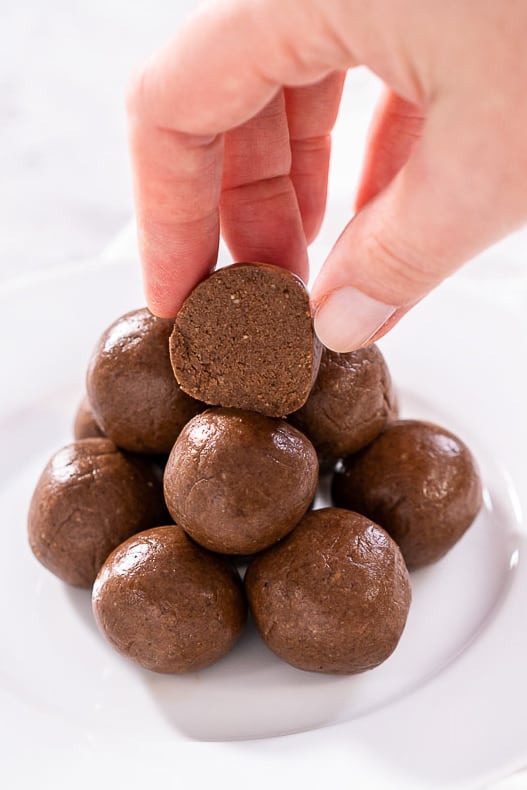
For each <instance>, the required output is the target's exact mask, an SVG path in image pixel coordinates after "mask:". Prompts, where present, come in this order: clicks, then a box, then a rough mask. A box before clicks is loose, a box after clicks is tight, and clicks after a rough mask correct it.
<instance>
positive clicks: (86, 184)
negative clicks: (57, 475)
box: [0, 0, 527, 790]
mask: <svg viewBox="0 0 527 790" xmlns="http://www.w3.org/2000/svg"><path fill="white" fill-rule="evenodd" d="M194 5H196V2H195V1H193V0H179V2H178V0H172V2H167V1H164V0H135V1H134V2H127V1H126V0H47V2H46V3H39V2H36V0H25V1H24V0H22V2H19V3H17V2H15V0H0V17H1V19H2V22H1V31H2V48H1V54H0V173H1V181H0V283H1V282H4V283H5V282H6V281H8V280H10V279H12V278H18V277H20V276H26V275H31V274H32V273H34V272H37V271H42V270H44V269H45V268H48V267H50V266H57V265H61V264H67V263H69V262H71V261H80V260H81V259H83V258H88V257H91V256H93V255H95V254H97V253H98V252H99V251H100V250H101V249H103V248H104V247H106V246H107V245H108V244H109V242H110V241H111V240H112V238H113V237H114V236H115V235H116V234H117V232H118V231H119V230H120V229H121V228H122V226H123V225H124V224H125V223H126V222H128V221H129V219H130V216H131V212H132V201H131V190H130V179H129V170H128V158H127V150H126V129H125V117H124V92H125V86H126V82H127V79H128V75H129V73H130V71H131V70H132V68H133V67H134V66H135V65H136V64H138V63H139V62H140V61H141V60H142V59H143V58H144V57H145V56H146V55H147V54H148V53H149V52H150V51H151V50H152V49H153V48H154V47H155V46H156V45H158V44H160V43H161V42H163V41H164V40H166V38H167V35H169V33H170V31H171V30H173V29H175V27H176V25H177V24H178V22H179V20H180V19H181V18H182V17H183V16H184V14H185V13H186V12H187V11H188V9H189V8H191V7H192V6H194ZM374 94H375V85H374V82H373V81H372V80H368V79H366V78H364V77H361V76H359V77H358V78H357V79H354V81H352V83H351V86H348V88H347V101H348V103H349V107H350V108H351V111H353V110H354V108H355V115H354V117H353V120H352V121H347V122H342V123H341V125H340V126H339V130H338V133H337V139H336V142H335V153H336V162H338V166H337V167H334V170H333V172H334V179H335V181H334V187H333V189H334V192H342V190H345V191H346V192H348V191H349V195H350V204H351V194H352V186H353V182H354V181H355V180H356V177H357V173H358V168H359V163H360V150H361V145H362V142H363V139H364V134H365V130H366V127H367V121H368V110H369V108H370V107H371V104H372V101H373V97H374ZM352 115H353V112H352ZM350 135H351V137H350ZM350 139H351V141H353V143H354V145H353V146H352V145H351V144H350ZM344 161H346V164H347V168H346V170H345V171H344V172H343V168H342V163H343V162H344ZM342 219H343V221H344V219H345V217H344V216H343V218H342ZM322 236H323V239H322V241H323V243H326V244H327V245H328V246H329V244H330V243H331V239H324V231H323V232H322ZM525 238H526V237H525V234H518V235H517V236H516V237H513V238H512V239H510V240H509V241H508V242H506V244H505V245H504V247H503V249H504V251H505V253H504V263H503V267H502V268H501V269H500V271H499V272H498V271H497V270H496V267H495V266H494V267H490V269H485V266H484V265H482V266H480V267H479V268H478V270H477V272H478V273H477V278H478V280H479V281H480V282H484V281H485V280H487V281H488V286H489V287H491V288H492V287H494V286H495V284H496V282H497V281H498V280H499V282H500V283H501V285H500V287H501V288H505V289H508V291H509V292H510V298H511V299H517V298H518V294H520V297H519V298H522V299H525V297H526V294H527V289H526V275H525V273H524V266H525V263H524V262H525V257H526V253H525V249H526V245H525ZM129 243H130V242H129V241H128V242H127V243H125V245H124V247H122V248H123V249H126V247H127V246H128V245H129ZM472 272H476V269H475V268H474V266H473V265H471V266H470V267H469V268H468V269H467V273H466V276H467V277H468V278H469V279H470V278H472V277H473V276H474V275H473V274H472ZM504 274H505V275H507V277H505V282H504ZM507 280H508V282H507ZM518 286H519V287H518ZM482 748H484V745H482ZM495 787H496V789H497V788H498V785H495ZM499 788H500V790H519V789H520V788H527V777H526V776H525V775H516V776H515V777H512V778H510V779H509V780H507V781H505V782H502V783H500V785H499Z"/></svg>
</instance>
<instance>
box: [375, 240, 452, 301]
mask: <svg viewBox="0 0 527 790" xmlns="http://www.w3.org/2000/svg"><path fill="white" fill-rule="evenodd" d="M366 247H367V249H366V252H367V260H368V262H369V266H368V268H369V269H370V270H372V269H373V271H375V272H376V277H377V279H378V280H379V282H380V283H381V284H382V288H383V292H384V294H385V298H386V300H387V301H388V303H390V304H404V303H407V302H411V301H413V300H415V299H417V298H420V297H421V296H423V295H424V294H425V293H427V292H428V291H429V290H430V288H431V287H432V286H433V285H434V284H435V283H436V282H439V281H440V280H442V279H443V276H444V274H442V271H443V268H444V267H443V266H442V264H441V262H440V261H437V260H434V259H432V258H431V256H430V255H429V254H425V252H424V251H420V250H418V249H417V248H416V247H414V246H413V245H412V244H410V243H408V241H406V240H405V239H403V238H402V237H401V236H400V234H394V233H390V232H388V231H387V230H386V229H385V228H383V229H382V230H381V231H379V232H377V233H372V234H371V235H370V236H369V239H368V241H367V245H366Z"/></svg>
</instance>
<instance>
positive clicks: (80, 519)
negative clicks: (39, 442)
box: [28, 439, 168, 587]
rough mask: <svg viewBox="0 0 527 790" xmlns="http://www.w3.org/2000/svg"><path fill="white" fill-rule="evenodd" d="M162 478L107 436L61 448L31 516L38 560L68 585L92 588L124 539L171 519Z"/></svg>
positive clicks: (33, 503)
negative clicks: (164, 495) (110, 554)
mask: <svg viewBox="0 0 527 790" xmlns="http://www.w3.org/2000/svg"><path fill="white" fill-rule="evenodd" d="M167 520H168V514H167V511H166V507H165V503H164V500H163V489H162V484H161V481H160V478H159V476H156V474H155V473H154V471H153V470H152V467H151V465H150V464H149V463H148V462H147V461H146V460H145V461H143V460H142V459H138V458H133V457H130V456H127V455H125V454H123V453H121V452H120V451H119V450H117V448H116V447H115V445H114V444H113V442H111V441H110V440H109V439H83V440H81V441H78V442H75V443H73V444H70V445H68V446H66V447H64V448H63V449H61V450H59V451H58V452H57V453H55V455H54V456H53V457H52V458H51V460H50V461H49V463H48V465H47V466H46V468H45V469H44V471H43V472H42V475H41V477H40V480H39V481H38V483H37V486H36V488H35V492H34V494H33V498H32V500H31V505H30V509H29V516H28V533H29V543H30V545H31V548H32V550H33V553H34V554H35V556H36V557H37V559H38V560H39V561H40V562H41V563H42V564H43V565H44V566H45V567H46V568H48V570H50V571H51V572H52V573H54V574H55V575H56V576H58V577H59V578H60V579H62V580H63V581H65V582H68V584H73V585H74V586H76V587H91V585H92V584H93V581H94V579H95V577H96V575H97V573H98V571H99V568H100V567H101V565H102V563H103V562H104V560H105V559H106V557H107V556H108V554H109V553H110V552H111V551H112V550H113V549H114V548H115V547H116V546H118V545H119V543H121V542H122V541H123V540H125V539H126V538H128V537H130V535H133V534H134V533H135V532H139V531H140V530H143V529H146V528H148V527H152V526H157V525H158V524H163V523H166V522H167Z"/></svg>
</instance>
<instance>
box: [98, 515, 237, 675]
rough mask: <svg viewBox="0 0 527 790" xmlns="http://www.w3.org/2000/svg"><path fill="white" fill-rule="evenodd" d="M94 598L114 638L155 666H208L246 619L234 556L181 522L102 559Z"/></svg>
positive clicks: (103, 623) (122, 649) (175, 668)
mask: <svg viewBox="0 0 527 790" xmlns="http://www.w3.org/2000/svg"><path fill="white" fill-rule="evenodd" d="M92 600H93V611H94V614H95V618H96V620H97V624H98V626H99V628H100V629H101V631H102V633H103V634H104V635H105V636H106V638H107V639H108V640H109V641H110V642H111V644H112V645H113V646H114V647H115V648H116V649H117V650H118V651H119V652H121V653H123V654H124V655H126V656H128V657H129V658H131V659H133V660H134V661H136V662H137V663H139V664H141V666H143V667H145V668H146V669H151V670H153V671H154V672H167V673H171V672H188V671H190V670H196V669H202V668H204V667H207V666H209V665H210V664H212V663H213V662H214V661H217V660H218V659H220V658H221V657H222V656H224V655H225V654H226V653H227V652H228V651H229V650H230V649H231V648H232V647H233V645H234V643H235V642H236V640H237V639H238V637H239V635H240V633H241V631H242V629H243V626H244V623H245V618H246V603H245V597H244V594H243V588H242V585H241V582H240V578H239V576H238V574H237V573H236V572H235V571H234V570H233V568H232V567H231V566H230V564H229V562H228V560H227V559H226V558H224V557H218V556H216V555H214V554H211V553H210V552H208V551H205V549H202V548H200V547H199V546H197V545H196V544H195V543H193V542H192V541H191V540H190V539H189V538H188V537H187V536H186V535H185V533H184V532H183V530H182V529H181V528H180V527H176V526H168V527H158V528H157V529H150V530H147V531H146V532H142V533H141V534H139V535H135V536H134V537H133V538H130V539H129V540H128V541H126V543H123V544H122V545H121V546H119V547H118V548H117V549H116V550H115V551H114V552H113V553H112V554H111V555H110V557H108V559H107V560H106V562H105V563H104V565H103V566H102V568H101V570H100V573H99V575H98V577H97V580H96V582H95V585H94V587H93V597H92Z"/></svg>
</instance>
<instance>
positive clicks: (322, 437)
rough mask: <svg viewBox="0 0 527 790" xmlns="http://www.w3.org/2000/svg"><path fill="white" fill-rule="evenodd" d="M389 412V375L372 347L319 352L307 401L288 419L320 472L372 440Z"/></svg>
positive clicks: (392, 406)
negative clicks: (310, 450)
mask: <svg viewBox="0 0 527 790" xmlns="http://www.w3.org/2000/svg"><path fill="white" fill-rule="evenodd" d="M394 409H395V403H394V393H393V390H392V384H391V378H390V373H389V371H388V368H387V366H386V362H385V361H384V357H383V355H382V354H381V352H380V351H379V349H378V348H377V346H368V347H367V348H360V349H358V350H357V351H351V352H350V353H347V354H339V353H337V352H336V351H330V350H329V349H327V348H324V349H323V352H322V359H321V361H320V369H319V372H318V376H317V380H316V381H315V384H314V387H313V389H312V390H311V393H310V395H309V398H308V399H307V401H306V403H305V404H304V406H302V408H301V409H300V410H299V411H297V412H295V413H294V414H291V415H290V416H289V421H290V422H291V423H292V424H293V425H295V426H296V427H297V428H299V429H300V430H301V431H302V432H303V433H305V434H306V436H307V437H308V438H309V439H310V440H311V441H312V442H313V444H314V446H315V449H316V450H317V453H318V457H319V462H320V465H321V468H322V469H323V470H324V471H325V470H329V469H331V468H332V466H334V465H335V462H336V461H337V460H338V459H339V458H343V457H344V456H346V455H350V454H351V453H355V452H357V450H360V449H361V448H362V447H365V446H366V445H367V444H369V442H371V441H372V440H373V439H375V437H376V436H377V435H378V434H379V433H380V432H381V431H382V429H383V428H384V426H385V425H386V423H387V422H388V420H389V419H390V416H391V413H392V411H393V410H394Z"/></svg>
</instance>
